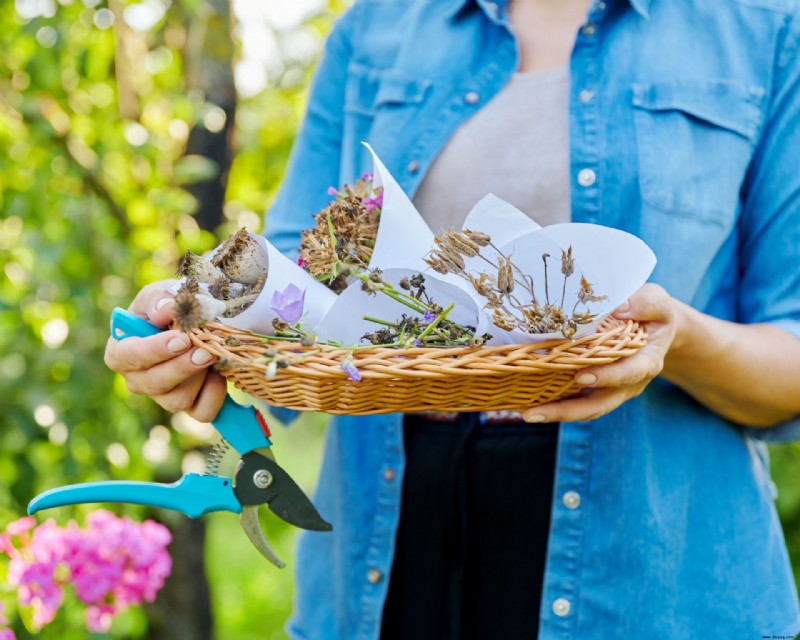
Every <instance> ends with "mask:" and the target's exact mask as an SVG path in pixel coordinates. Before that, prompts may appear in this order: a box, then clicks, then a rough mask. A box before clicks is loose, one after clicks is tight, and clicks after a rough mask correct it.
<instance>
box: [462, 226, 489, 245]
mask: <svg viewBox="0 0 800 640" xmlns="http://www.w3.org/2000/svg"><path fill="white" fill-rule="evenodd" d="M463 233H464V235H465V236H467V237H468V238H469V239H470V240H472V241H473V242H474V243H475V244H477V245H478V246H479V247H487V246H489V243H490V242H491V241H492V238H491V237H490V236H489V234H487V233H483V231H472V230H471V229H464V231H463Z"/></svg>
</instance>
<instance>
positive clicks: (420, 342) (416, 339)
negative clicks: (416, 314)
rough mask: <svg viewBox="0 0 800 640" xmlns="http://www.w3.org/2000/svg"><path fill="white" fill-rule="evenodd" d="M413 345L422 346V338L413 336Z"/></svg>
mask: <svg viewBox="0 0 800 640" xmlns="http://www.w3.org/2000/svg"><path fill="white" fill-rule="evenodd" d="M414 346H415V347H422V346H424V345H423V344H422V340H420V339H419V338H415V339H414Z"/></svg>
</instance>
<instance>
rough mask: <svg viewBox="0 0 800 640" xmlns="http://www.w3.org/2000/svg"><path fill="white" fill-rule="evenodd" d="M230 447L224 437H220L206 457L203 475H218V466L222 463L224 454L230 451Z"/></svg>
mask: <svg viewBox="0 0 800 640" xmlns="http://www.w3.org/2000/svg"><path fill="white" fill-rule="evenodd" d="M230 448H231V445H230V443H229V442H228V441H227V440H225V438H222V439H220V441H219V442H217V444H215V445H214V446H213V447H212V449H211V453H209V454H208V459H207V460H206V472H205V475H207V476H217V475H219V467H220V465H221V464H222V460H223V459H224V458H225V454H226V453H228V451H230Z"/></svg>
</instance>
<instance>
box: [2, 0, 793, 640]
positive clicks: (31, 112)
mask: <svg viewBox="0 0 800 640" xmlns="http://www.w3.org/2000/svg"><path fill="white" fill-rule="evenodd" d="M346 4H347V2H346V1H345V0H233V2H232V3H229V1H228V0H174V1H170V0H142V1H141V2H132V1H126V0H58V1H56V0H15V1H14V2H1V3H0V51H2V54H1V55H0V270H2V272H3V278H2V279H0V416H2V418H1V419H0V528H2V527H4V526H5V524H6V523H8V522H10V521H13V520H15V519H16V518H18V517H20V516H21V515H22V514H23V513H24V511H25V505H27V503H28V501H29V500H30V498H31V497H32V496H33V495H35V494H37V493H38V492H40V491H42V490H45V489H47V488H50V487H54V486H58V485H63V484H67V483H73V482H84V481H91V480H104V479H109V478H112V479H129V480H158V481H165V482H171V481H173V480H175V479H177V478H178V477H179V476H180V474H181V473H182V472H188V471H198V470H202V469H203V467H204V461H205V456H206V454H207V453H208V448H209V445H210V444H211V443H213V442H214V440H215V432H214V431H213V429H211V428H210V427H209V426H208V425H204V424H200V423H197V422H196V421H194V420H192V419H190V418H188V417H187V416H185V415H177V416H174V417H173V416H170V415H168V414H166V413H164V412H163V411H161V410H159V409H158V408H157V407H156V406H155V405H154V404H153V403H152V402H151V401H149V400H147V399H145V398H141V397H137V396H132V395H131V394H129V393H128V392H127V390H126V389H125V385H124V382H123V381H122V379H121V378H119V377H116V376H114V375H113V374H111V372H110V371H108V370H107V369H106V367H105V365H104V364H103V358H102V353H103V349H104V345H105V342H106V339H107V336H108V317H109V314H110V312H111V310H112V309H113V308H114V307H115V306H127V305H128V303H129V301H130V299H131V298H132V296H133V295H134V293H135V292H136V291H137V290H138V289H139V288H140V287H141V286H143V285H144V284H147V283H149V282H153V281H156V280H159V279H162V278H167V277H171V276H172V274H173V273H174V270H175V267H176V264H177V261H178V259H179V256H180V255H182V253H183V252H185V251H186V250H187V249H189V248H191V249H192V250H193V251H195V252H202V251H205V250H208V249H210V248H212V247H213V246H215V245H216V244H217V243H218V242H219V240H220V239H221V238H223V237H225V236H226V235H227V234H228V233H230V232H232V231H234V230H235V229H238V228H239V227H240V226H246V227H247V228H248V229H249V230H251V231H254V232H259V231H261V230H263V212H264V211H265V210H266V209H267V208H268V206H269V203H270V201H271V199H272V198H273V197H274V194H275V191H276V189H277V186H278V185H279V183H280V179H281V177H282V174H283V171H284V168H285V162H286V157H287V155H288V152H289V149H290V147H291V144H292V140H293V137H294V134H295V130H296V128H297V125H298V123H299V121H300V118H301V117H302V113H303V109H304V104H305V96H306V89H307V86H308V81H309V77H310V73H311V70H312V68H313V64H314V61H315V60H316V59H317V57H318V55H319V52H320V48H321V46H322V43H323V41H324V38H325V36H326V34H327V33H328V31H329V29H330V26H331V24H332V22H333V20H334V19H335V17H336V16H337V15H338V14H339V13H340V12H341V11H342V10H343V9H344V6H345V5H346ZM325 186H327V185H325ZM308 213H309V217H310V216H311V214H313V213H314V212H308ZM323 430H324V418H323V417H322V416H313V415H312V416H307V417H306V418H304V419H303V420H301V421H300V423H298V424H295V425H294V426H292V427H291V428H289V429H282V428H278V429H277V430H276V433H275V442H276V450H277V453H278V455H279V458H280V460H281V463H282V464H283V466H284V467H286V468H287V469H288V470H289V471H290V472H291V473H292V475H294V476H295V477H296V479H298V481H299V482H300V483H301V485H302V486H303V487H304V488H305V489H306V490H309V491H310V490H311V489H312V487H313V483H314V479H315V477H316V469H317V465H318V460H319V453H320V447H321V435H322V433H323ZM798 452H800V449H798V448H797V446H795V445H793V446H787V447H781V448H776V449H774V450H773V456H774V464H773V472H774V476H775V478H776V481H777V484H778V488H779V490H780V495H779V499H778V506H779V508H780V512H781V516H782V518H783V520H784V523H785V527H786V533H787V538H788V540H789V543H790V548H791V549H792V552H793V554H794V557H795V558H796V560H795V565H796V566H798V565H800V561H798V559H797V558H799V557H800V556H799V555H798V554H799V553H800V483H798V482H797V481H796V478H797V477H798V473H800V454H799V453H798ZM697 490H698V491H702V490H703V488H702V487H698V488H697ZM91 508H93V507H80V508H64V509H58V510H54V511H53V512H52V515H53V516H54V517H56V519H57V520H58V521H59V522H60V523H64V522H66V521H67V520H68V519H69V518H73V517H74V518H76V519H77V520H79V521H82V520H83V518H84V517H85V514H86V513H87V512H88V511H89V510H90V509H91ZM118 511H119V512H120V513H126V514H129V515H131V516H133V517H135V518H137V519H142V518H144V517H154V518H157V519H159V520H161V521H163V522H164V523H166V524H167V525H168V526H169V527H170V528H171V529H172V531H173V535H174V537H175V541H174V542H173V544H172V547H171V550H172V553H173V558H174V561H175V570H174V574H173V577H172V578H171V579H170V581H169V582H168V583H167V586H166V587H165V588H164V589H163V590H162V592H161V594H160V595H159V598H158V600H157V601H156V603H155V604H154V605H152V606H148V607H146V608H145V609H144V610H141V609H132V610H130V611H128V612H127V613H125V614H123V615H122V616H120V617H119V618H118V619H117V620H116V621H115V622H114V624H113V626H112V628H111V631H110V632H109V633H108V634H107V636H106V637H109V638H153V639H162V638H163V639H167V638H168V639H169V640H180V639H182V638H186V639H191V640H204V639H205V638H220V639H224V640H249V639H251V638H252V639H253V640H255V639H256V638H258V639H264V638H283V637H285V634H284V632H283V630H282V627H283V624H284V622H285V620H286V617H287V616H288V613H289V610H290V606H291V597H292V579H291V564H292V546H293V540H294V535H295V532H294V531H293V530H291V529H290V528H289V527H287V526H284V525H283V523H282V522H281V521H279V520H277V519H276V518H274V517H271V516H269V515H265V516H264V518H263V524H264V528H265V530H266V531H267V532H268V535H269V537H270V540H271V541H272V542H274V544H275V546H276V548H277V550H278V552H279V554H280V555H282V556H283V557H284V558H285V559H286V560H287V561H288V562H289V565H290V568H289V569H286V570H284V571H279V570H277V569H275V568H274V567H272V566H271V565H269V564H267V563H266V562H264V561H263V560H262V559H261V557H260V556H259V555H258V554H257V552H256V551H255V550H254V549H252V548H251V547H250V545H249V544H248V543H247V542H246V538H245V537H244V535H243V534H242V532H241V531H240V529H239V526H238V519H237V517H236V516H234V515H232V514H214V515H212V516H210V517H207V518H204V519H202V520H200V521H189V520H188V519H186V518H184V517H182V516H179V515H176V514H174V513H170V512H163V511H152V510H151V511H148V510H145V509H143V508H137V507H126V508H120V509H118ZM206 525H207V526H206ZM598 535H601V534H599V533H598ZM603 535H605V533H604V534H603ZM754 554H755V555H754V561H757V550H754ZM3 567H4V565H3V563H2V561H0V602H2V603H3V604H4V611H5V615H6V617H8V618H9V619H10V621H11V626H12V627H13V628H14V630H15V631H16V634H17V637H18V638H29V637H38V638H59V639H67V640H69V639H79V638H86V637H89V636H88V632H87V631H86V630H85V627H84V624H83V619H82V612H81V610H80V607H79V606H78V604H77V603H76V602H74V599H73V600H69V599H68V600H67V602H66V603H65V605H64V607H63V608H62V611H61V613H60V614H59V616H58V617H57V619H56V620H55V621H54V622H53V623H52V624H50V625H48V626H47V627H45V628H44V629H43V630H41V632H39V633H34V632H33V631H31V630H29V629H26V628H25V625H24V621H23V620H22V619H21V618H20V613H22V617H24V612H18V611H17V609H16V604H15V603H16V593H15V591H14V589H13V588H12V587H11V586H10V585H9V584H8V582H7V580H6V577H5V575H4V568H3ZM29 626H30V625H29Z"/></svg>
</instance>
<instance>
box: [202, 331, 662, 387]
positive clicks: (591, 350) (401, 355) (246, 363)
mask: <svg viewBox="0 0 800 640" xmlns="http://www.w3.org/2000/svg"><path fill="white" fill-rule="evenodd" d="M190 338H191V339H192V341H193V342H194V344H195V345H196V346H198V347H201V348H203V349H205V350H206V351H208V352H209V353H211V354H212V355H214V356H216V357H218V358H219V361H218V365H217V366H218V368H219V369H220V371H221V373H223V375H227V373H228V372H233V371H236V370H237V369H240V368H242V367H247V368H250V369H256V370H261V371H264V372H266V371H267V368H268V366H269V359H267V358H266V357H264V356H263V355H261V356H260V357H254V356H253V354H254V353H257V354H258V353H260V352H261V351H266V350H267V349H273V350H274V351H275V352H277V353H283V354H291V355H292V356H294V357H297V358H300V359H301V360H302V361H301V362H294V363H292V364H291V365H290V366H289V367H287V368H285V369H281V371H280V373H281V375H283V376H287V375H288V376H308V377H317V378H340V379H346V378H347V377H348V374H347V373H346V372H345V371H344V370H343V369H342V368H341V366H340V365H341V363H342V362H343V360H344V359H345V358H348V359H350V358H352V360H353V362H354V364H355V366H356V367H357V369H358V370H359V373H360V375H361V376H362V378H363V377H367V378H371V377H378V378H398V379H402V378H431V377H448V376H453V377H457V376H463V377H469V378H472V377H475V376H498V375H500V376H502V375H509V374H513V373H524V372H525V371H556V370H572V369H577V368H582V367H587V366H591V365H597V364H605V363H609V362H613V361H614V360H617V359H619V358H620V357H623V356H626V355H630V354H631V353H633V351H635V350H637V349H638V348H640V347H641V346H643V345H644V344H645V343H646V340H647V334H646V331H645V329H644V327H642V326H641V325H638V324H637V323H635V322H632V321H628V322H626V323H621V322H618V324H617V325H616V326H612V327H610V328H607V329H605V330H603V331H600V330H598V332H596V333H592V334H588V335H586V336H582V337H580V338H577V339H572V340H570V339H556V340H547V341H543V342H538V343H526V344H511V345H496V346H485V345H484V346H480V347H409V348H390V347H359V348H357V349H352V348H344V347H335V346H331V345H313V346H309V347H304V346H302V345H300V344H299V343H297V342H288V341H277V340H272V339H270V336H264V335H261V334H257V333H253V332H251V331H245V330H241V329H236V328H234V327H231V326H230V325H225V324H222V323H216V322H215V323H209V324H207V325H205V326H204V327H202V328H199V329H194V330H193V331H192V332H190ZM231 338H234V339H235V340H233V341H231ZM231 342H233V344H231Z"/></svg>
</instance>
